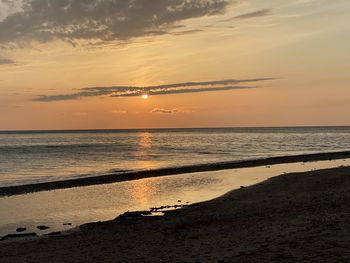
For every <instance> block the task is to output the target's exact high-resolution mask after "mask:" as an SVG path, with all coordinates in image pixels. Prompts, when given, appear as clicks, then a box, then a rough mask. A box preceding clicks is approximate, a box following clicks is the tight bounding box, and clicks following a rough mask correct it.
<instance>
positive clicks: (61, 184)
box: [0, 151, 350, 197]
mask: <svg viewBox="0 0 350 263" xmlns="http://www.w3.org/2000/svg"><path fill="white" fill-rule="evenodd" d="M349 157H350V151H342V152H331V153H315V154H302V155H292V156H279V157H269V158H264V159H258V160H244V161H233V162H222V163H210V164H199V165H189V166H183V167H173V168H161V169H155V170H147V171H129V172H125V173H120V172H119V171H117V172H115V173H111V174H106V175H99V176H91V177H82V178H75V179H68V180H62V181H54V182H44V183H36V184H28V185H19V186H8V187H0V197H1V196H10V195H18V194H25V193H31V192H39V191H47V190H55V189H63V188H71V187H78V186H88V185H97V184H107V183H115V182H122V181H131V180H138V179H142V178H147V177H159V176H166V175H176V174H184V173H194V172H205V171H217V170H225V169H236V168H247V167H257V166H264V165H274V164H282V163H297V162H314V161H323V160H337V159H344V158H349Z"/></svg>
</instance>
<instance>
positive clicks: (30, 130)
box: [0, 124, 350, 133]
mask: <svg viewBox="0 0 350 263" xmlns="http://www.w3.org/2000/svg"><path fill="white" fill-rule="evenodd" d="M271 128H274V129H278V128H350V124H348V125H295V126H291V125H286V126H216V127H215V126H214V127H210V126H208V127H156V128H101V129H98V128H97V129H96V128H86V129H20V130H1V129H0V133H14V132H23V133H25V132H84V131H85V132H86V131H143V130H210V129H271Z"/></svg>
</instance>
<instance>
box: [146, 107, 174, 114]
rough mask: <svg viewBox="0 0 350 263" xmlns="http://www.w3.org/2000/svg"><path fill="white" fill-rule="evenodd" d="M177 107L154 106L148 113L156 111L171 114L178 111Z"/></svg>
mask: <svg viewBox="0 0 350 263" xmlns="http://www.w3.org/2000/svg"><path fill="white" fill-rule="evenodd" d="M178 112H179V110H178V109H169V110H168V109H162V108H154V109H153V110H151V111H150V113H158V114H172V113H178Z"/></svg>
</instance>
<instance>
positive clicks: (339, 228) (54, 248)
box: [0, 167, 350, 263]
mask: <svg viewBox="0 0 350 263" xmlns="http://www.w3.org/2000/svg"><path fill="white" fill-rule="evenodd" d="M0 262H2V263H5V262H350V167H340V168H336V169H328V170H320V171H313V172H307V173H295V174H285V175H281V176H278V177H274V178H272V179H269V180H267V181H265V182H263V183H260V184H257V185H254V186H251V187H246V188H243V189H239V190H235V191H232V192H230V193H228V194H226V195H224V196H222V197H220V198H217V199H214V200H212V201H208V202H203V203H200V204H197V205H192V206H189V207H186V208H183V209H180V210H176V211H172V212H169V213H167V214H166V215H165V216H164V217H143V218H135V219H117V220H114V221H108V222H103V223H91V224H87V225H84V226H82V227H81V230H80V231H76V232H74V233H72V234H69V235H65V236H57V237H44V238H38V239H34V240H31V241H16V242H9V241H6V242H4V241H3V242H0Z"/></svg>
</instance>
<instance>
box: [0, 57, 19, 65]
mask: <svg viewBox="0 0 350 263" xmlns="http://www.w3.org/2000/svg"><path fill="white" fill-rule="evenodd" d="M13 64H15V62H14V61H13V60H12V59H9V58H2V57H0V65H13Z"/></svg>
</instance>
